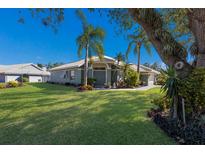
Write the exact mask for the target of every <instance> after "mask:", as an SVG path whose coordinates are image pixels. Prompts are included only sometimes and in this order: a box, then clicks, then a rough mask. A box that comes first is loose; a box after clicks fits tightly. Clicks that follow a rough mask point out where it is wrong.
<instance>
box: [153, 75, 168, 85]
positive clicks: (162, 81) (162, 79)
mask: <svg viewBox="0 0 205 154" xmlns="http://www.w3.org/2000/svg"><path fill="white" fill-rule="evenodd" d="M166 80H167V77H166V75H164V74H163V73H160V74H158V75H157V77H156V83H155V84H157V85H164V84H165V82H166Z"/></svg>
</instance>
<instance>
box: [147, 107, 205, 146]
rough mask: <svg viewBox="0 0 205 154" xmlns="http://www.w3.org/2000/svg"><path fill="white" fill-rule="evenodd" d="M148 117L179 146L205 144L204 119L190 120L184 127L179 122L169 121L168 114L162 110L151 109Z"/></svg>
mask: <svg viewBox="0 0 205 154" xmlns="http://www.w3.org/2000/svg"><path fill="white" fill-rule="evenodd" d="M148 116H149V117H151V118H152V120H153V121H154V122H155V123H156V124H157V125H158V126H159V127H160V128H161V129H162V130H163V131H165V132H166V133H167V134H168V136H170V137H172V138H174V139H175V140H176V141H177V142H178V143H179V144H205V121H204V120H203V119H202V118H200V119H189V121H188V122H187V124H186V126H184V125H183V124H181V123H180V122H179V121H176V120H171V119H169V116H168V115H167V113H164V112H162V111H161V110H160V109H151V111H149V112H148Z"/></svg>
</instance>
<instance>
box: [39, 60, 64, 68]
mask: <svg viewBox="0 0 205 154" xmlns="http://www.w3.org/2000/svg"><path fill="white" fill-rule="evenodd" d="M63 64H65V63H63V62H56V63H48V64H41V63H37V66H38V67H40V68H43V67H46V68H47V69H51V68H54V67H57V66H60V65H63Z"/></svg>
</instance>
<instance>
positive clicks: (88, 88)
mask: <svg viewBox="0 0 205 154" xmlns="http://www.w3.org/2000/svg"><path fill="white" fill-rule="evenodd" d="M78 89H79V90H80V91H87V90H93V86H91V85H87V86H85V85H83V86H80V87H79V88H78Z"/></svg>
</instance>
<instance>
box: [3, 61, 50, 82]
mask: <svg viewBox="0 0 205 154" xmlns="http://www.w3.org/2000/svg"><path fill="white" fill-rule="evenodd" d="M22 75H23V76H27V77H28V79H29V82H47V81H48V80H49V78H50V72H48V71H46V70H45V69H42V68H40V67H38V66H37V65H35V64H32V63H28V64H16V65H0V82H9V81H18V80H19V79H20V77H21V76H22Z"/></svg>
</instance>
